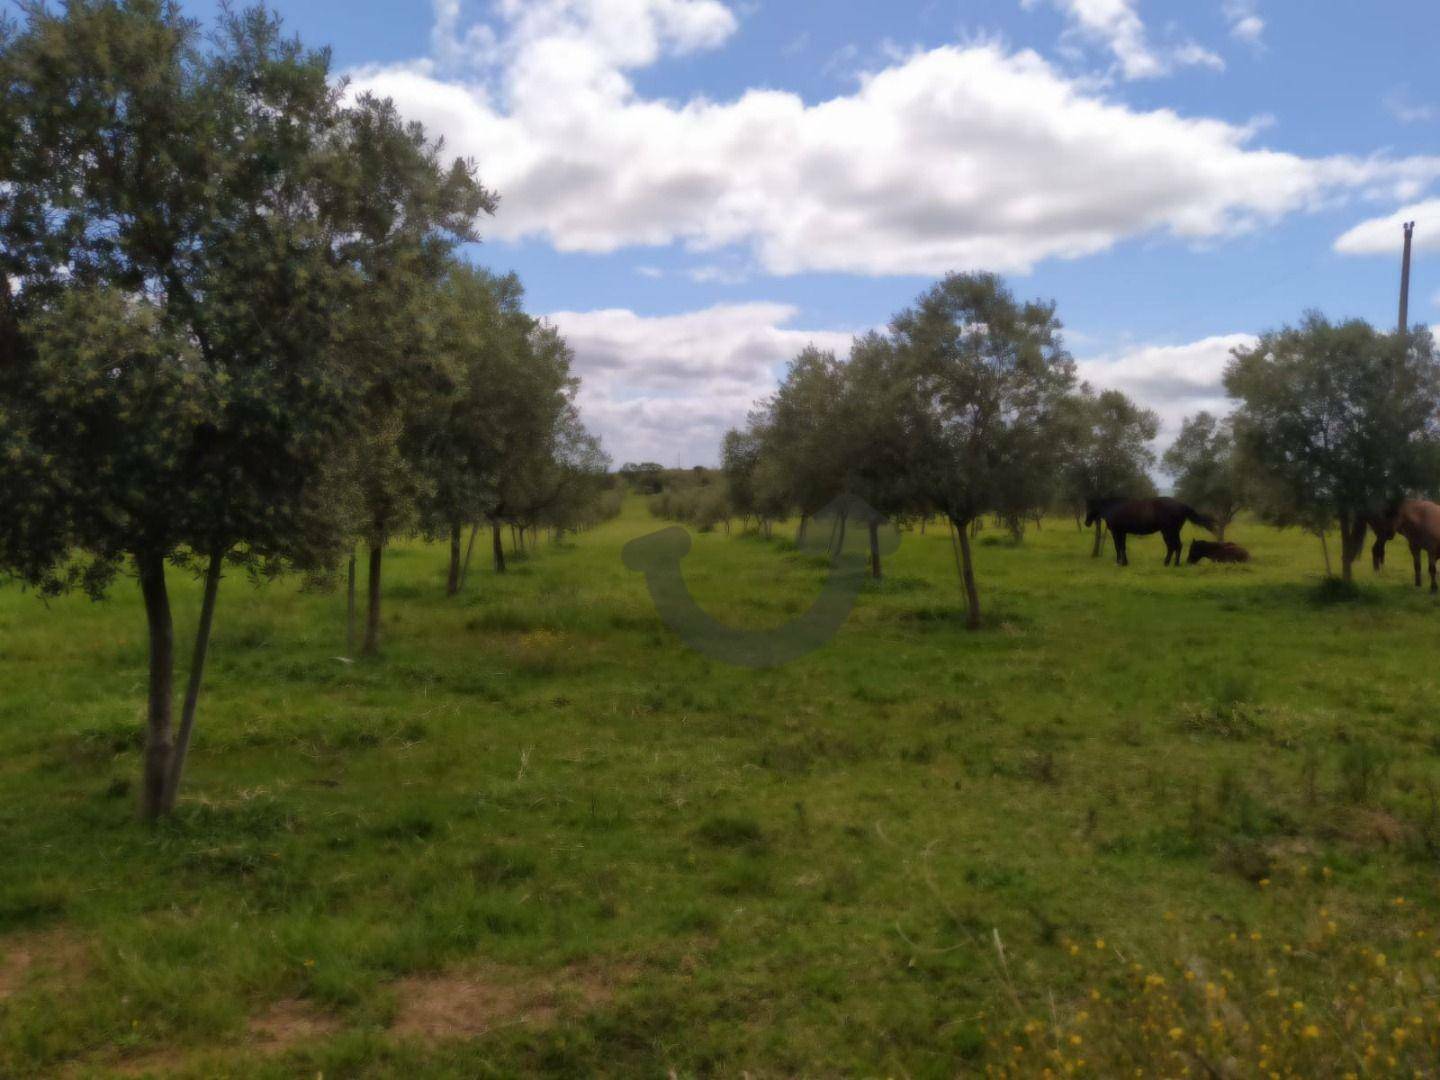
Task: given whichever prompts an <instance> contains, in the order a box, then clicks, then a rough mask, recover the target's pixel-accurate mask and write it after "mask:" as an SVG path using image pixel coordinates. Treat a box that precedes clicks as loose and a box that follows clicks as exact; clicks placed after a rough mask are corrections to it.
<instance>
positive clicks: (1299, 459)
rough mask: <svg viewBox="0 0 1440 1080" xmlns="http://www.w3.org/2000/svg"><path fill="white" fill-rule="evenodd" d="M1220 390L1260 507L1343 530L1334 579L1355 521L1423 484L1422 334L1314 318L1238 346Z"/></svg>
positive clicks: (1429, 362)
mask: <svg viewBox="0 0 1440 1080" xmlns="http://www.w3.org/2000/svg"><path fill="white" fill-rule="evenodd" d="M1225 389H1226V391H1227V392H1228V393H1229V394H1230V396H1231V397H1233V398H1236V399H1237V400H1239V402H1240V407H1239V409H1237V411H1236V413H1235V435H1236V439H1237V443H1238V445H1239V447H1240V450H1241V453H1242V455H1243V456H1244V459H1245V461H1246V462H1247V463H1248V465H1249V466H1250V467H1252V468H1254V469H1255V470H1256V471H1257V472H1258V473H1259V480H1260V481H1261V484H1262V485H1263V488H1264V492H1265V498H1264V502H1263V507H1262V509H1263V511H1264V512H1265V513H1266V515H1267V516H1268V517H1270V518H1271V519H1272V520H1274V521H1276V522H1277V523H1285V522H1303V523H1305V524H1307V526H1308V527H1310V528H1312V529H1314V530H1316V531H1318V532H1320V534H1321V535H1322V537H1323V533H1324V529H1325V527H1326V524H1327V523H1328V522H1331V521H1334V522H1338V524H1339V526H1340V534H1341V576H1342V577H1343V579H1344V580H1345V581H1347V582H1348V581H1350V580H1351V578H1352V573H1351V571H1352V567H1353V564H1354V561H1355V559H1356V557H1357V556H1358V555H1359V553H1360V551H1361V548H1362V547H1363V545H1364V541H1365V520H1364V519H1365V517H1366V516H1367V515H1369V514H1374V513H1377V512H1383V511H1384V510H1385V509H1386V508H1387V506H1388V505H1390V504H1392V503H1393V502H1394V501H1396V500H1398V499H1400V498H1401V497H1403V496H1404V495H1406V494H1407V493H1409V492H1412V491H1417V490H1430V489H1432V488H1433V486H1434V483H1435V479H1436V447H1437V444H1440V358H1437V356H1436V352H1435V343H1434V340H1433V339H1432V337H1431V336H1430V333H1429V332H1428V331H1426V330H1423V329H1419V330H1415V331H1413V332H1411V333H1409V334H1403V335H1402V334H1382V333H1380V332H1378V331H1377V330H1375V328H1374V327H1372V326H1370V324H1368V323H1366V322H1363V321H1361V320H1358V319H1356V320H1351V321H1349V322H1344V323H1338V324H1336V323H1331V322H1329V321H1328V320H1327V319H1326V318H1325V317H1324V316H1322V315H1320V314H1318V313H1311V314H1309V315H1307V316H1306V317H1305V319H1304V320H1303V321H1302V322H1301V324H1300V325H1299V326H1298V327H1288V326H1287V327H1285V328H1284V329H1281V330H1278V331H1272V332H1271V333H1267V334H1265V335H1264V336H1263V337H1262V338H1261V339H1260V341H1259V342H1258V343H1257V344H1256V345H1255V346H1254V347H1253V348H1250V349H1237V350H1235V353H1234V359H1233V360H1232V361H1231V362H1230V365H1229V367H1228V368H1227V369H1226V372H1225Z"/></svg>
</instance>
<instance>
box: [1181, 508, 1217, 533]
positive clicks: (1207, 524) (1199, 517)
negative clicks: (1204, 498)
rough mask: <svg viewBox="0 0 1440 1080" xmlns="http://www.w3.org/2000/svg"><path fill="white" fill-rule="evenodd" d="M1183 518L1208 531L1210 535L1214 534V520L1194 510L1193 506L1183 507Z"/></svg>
mask: <svg viewBox="0 0 1440 1080" xmlns="http://www.w3.org/2000/svg"><path fill="white" fill-rule="evenodd" d="M1185 517H1186V518H1187V519H1188V520H1190V521H1193V522H1194V523H1195V524H1196V525H1199V526H1200V527H1201V528H1202V529H1208V530H1210V531H1211V532H1212V533H1213V532H1215V519H1214V518H1212V517H1210V516H1208V515H1207V514H1202V513H1200V511H1199V510H1196V509H1195V508H1194V507H1193V506H1186V507H1185Z"/></svg>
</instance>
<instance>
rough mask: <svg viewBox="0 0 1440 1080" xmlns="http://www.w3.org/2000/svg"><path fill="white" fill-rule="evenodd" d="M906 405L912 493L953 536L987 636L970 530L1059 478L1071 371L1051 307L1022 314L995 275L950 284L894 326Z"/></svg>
mask: <svg viewBox="0 0 1440 1080" xmlns="http://www.w3.org/2000/svg"><path fill="white" fill-rule="evenodd" d="M891 333H892V335H893V338H894V344H895V348H896V349H897V351H898V353H899V356H900V358H901V367H900V369H899V373H900V374H901V376H902V378H903V380H904V385H905V386H906V387H907V390H908V393H907V394H906V395H905V397H904V399H903V400H902V401H901V402H900V403H899V405H898V414H899V417H900V422H901V423H903V424H904V425H905V427H906V429H907V431H908V432H910V437H909V439H908V440H907V443H908V445H909V448H910V457H909V461H908V462H907V469H908V472H909V474H910V476H911V478H912V483H913V484H914V486H915V490H916V492H917V493H918V494H919V495H920V496H922V497H923V498H924V499H925V500H926V501H928V502H929V503H930V504H931V505H933V506H935V507H937V508H938V509H939V510H940V512H941V513H943V514H944V515H945V516H946V518H947V519H948V520H949V522H950V524H951V526H952V528H953V529H954V530H955V531H956V532H957V533H958V536H957V537H956V541H955V542H956V544H957V563H958V564H959V571H960V577H961V580H962V582H963V584H964V589H965V596H966V601H967V608H968V611H967V625H968V626H969V627H970V628H972V629H975V628H978V627H979V626H980V595H979V590H978V589H977V587H976V584H975V570H974V561H973V558H972V554H971V550H970V539H969V526H970V524H971V523H972V522H973V521H974V520H975V519H976V518H977V517H979V515H981V514H982V513H984V512H986V511H987V510H991V509H993V508H994V507H995V506H996V505H997V504H998V502H999V501H1000V499H1001V497H1002V495H1003V493H1004V492H1005V490H1006V489H1007V487H1010V486H1013V485H1016V484H1027V483H1031V482H1032V481H1033V479H1034V477H1036V476H1037V475H1044V474H1045V473H1047V472H1052V471H1053V470H1055V469H1056V468H1057V467H1058V464H1059V454H1060V451H1061V445H1060V444H1061V440H1060V438H1059V432H1060V425H1061V422H1062V420H1063V408H1064V401H1065V398H1066V395H1067V394H1068V393H1069V391H1070V389H1071V387H1072V386H1073V385H1074V382H1075V364H1074V361H1073V360H1072V359H1071V357H1070V354H1069V353H1068V352H1067V351H1066V349H1065V346H1064V342H1063V340H1062V339H1061V336H1060V322H1059V320H1058V319H1057V318H1056V317H1055V306H1054V304H1052V303H1047V302H1043V301H1030V302H1026V303H1021V302H1019V301H1017V300H1016V299H1015V297H1014V295H1013V294H1012V293H1011V292H1010V290H1009V289H1008V288H1007V287H1006V286H1005V284H1004V282H1003V281H1001V279H1000V278H999V277H997V276H996V275H994V274H987V273H977V274H951V275H949V276H947V277H946V278H944V279H942V280H941V281H940V282H938V283H937V284H936V285H935V286H933V287H932V288H931V289H929V290H928V291H927V292H925V293H924V294H923V295H921V296H920V298H919V300H918V301H917V302H916V303H915V305H914V306H913V307H911V308H909V309H907V310H905V311H903V312H901V313H900V314H899V315H897V316H896V317H895V319H894V320H893V322H892V323H891Z"/></svg>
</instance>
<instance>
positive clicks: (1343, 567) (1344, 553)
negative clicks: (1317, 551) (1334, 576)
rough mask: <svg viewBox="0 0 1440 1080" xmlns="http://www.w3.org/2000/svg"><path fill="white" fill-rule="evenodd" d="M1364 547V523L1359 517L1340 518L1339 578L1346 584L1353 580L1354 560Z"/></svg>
mask: <svg viewBox="0 0 1440 1080" xmlns="http://www.w3.org/2000/svg"><path fill="white" fill-rule="evenodd" d="M1364 547H1365V521H1364V519H1363V518H1361V517H1360V516H1359V515H1354V516H1351V515H1350V514H1342V515H1341V517H1340V576H1341V578H1342V579H1343V580H1344V581H1345V582H1346V583H1347V584H1348V583H1349V582H1350V581H1351V580H1353V578H1354V574H1353V570H1354V567H1355V560H1356V559H1358V558H1359V557H1360V552H1361V550H1362V549H1363V548H1364Z"/></svg>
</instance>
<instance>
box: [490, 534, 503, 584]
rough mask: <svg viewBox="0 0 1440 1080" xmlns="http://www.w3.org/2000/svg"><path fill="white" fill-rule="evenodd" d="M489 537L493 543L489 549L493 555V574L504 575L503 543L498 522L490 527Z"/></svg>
mask: <svg viewBox="0 0 1440 1080" xmlns="http://www.w3.org/2000/svg"><path fill="white" fill-rule="evenodd" d="M490 536H491V539H492V541H493V543H492V544H491V548H492V550H493V552H494V555H495V572H496V573H497V574H503V573H505V541H504V540H503V539H502V537H501V533H500V524H499V522H495V523H493V524H492V525H491V526H490Z"/></svg>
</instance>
